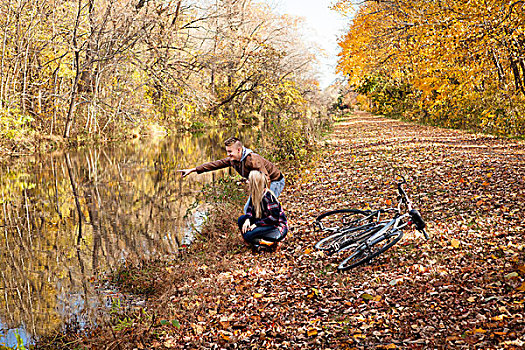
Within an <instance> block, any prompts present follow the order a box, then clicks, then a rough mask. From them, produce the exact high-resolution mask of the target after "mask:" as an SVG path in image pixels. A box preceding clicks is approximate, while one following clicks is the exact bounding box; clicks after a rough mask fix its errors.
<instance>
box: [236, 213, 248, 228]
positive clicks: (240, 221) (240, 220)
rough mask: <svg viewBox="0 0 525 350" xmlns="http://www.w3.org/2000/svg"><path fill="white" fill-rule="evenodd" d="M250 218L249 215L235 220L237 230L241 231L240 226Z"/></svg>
mask: <svg viewBox="0 0 525 350" xmlns="http://www.w3.org/2000/svg"><path fill="white" fill-rule="evenodd" d="M249 218H250V216H249V215H241V216H239V218H238V219H237V225H239V229H240V230H242V225H244V222H245V221H246V220H248V219H249Z"/></svg>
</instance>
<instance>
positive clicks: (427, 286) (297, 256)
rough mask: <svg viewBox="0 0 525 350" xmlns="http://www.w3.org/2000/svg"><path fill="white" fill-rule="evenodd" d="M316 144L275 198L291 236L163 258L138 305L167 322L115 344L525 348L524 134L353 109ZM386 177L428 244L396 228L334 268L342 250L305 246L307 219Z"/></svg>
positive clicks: (360, 198) (362, 203)
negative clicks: (474, 130)
mask: <svg viewBox="0 0 525 350" xmlns="http://www.w3.org/2000/svg"><path fill="white" fill-rule="evenodd" d="M322 147H323V150H322V152H321V153H322V154H321V156H320V157H319V159H318V160H317V161H316V166H315V167H314V168H313V169H310V170H304V171H303V173H302V174H301V175H299V176H298V178H299V180H298V181H296V183H295V184H294V185H289V186H288V187H287V188H286V189H285V192H284V193H283V195H282V203H283V206H284V207H285V210H286V212H287V214H288V217H289V220H290V224H291V227H292V231H291V234H290V236H289V237H288V238H287V239H286V241H285V242H284V243H283V244H282V248H281V249H280V250H279V251H277V252H276V253H261V254H253V253H251V252H250V251H249V250H247V249H246V248H244V247H242V248H240V249H239V245H238V243H236V244H237V250H236V251H235V252H229V253H227V254H223V255H222V256H221V255H217V256H216V257H215V258H214V260H213V261H210V260H209V258H208V260H207V261H206V260H201V261H200V262H199V261H198V260H191V258H189V257H188V259H185V260H184V261H181V262H180V263H178V264H175V265H174V266H172V267H170V268H168V271H169V272H170V274H171V275H172V278H171V285H172V288H168V290H167V291H165V293H164V295H162V296H161V297H160V298H158V299H153V300H150V302H151V303H156V304H157V309H159V303H160V309H161V310H163V311H162V312H164V317H165V318H166V320H165V321H161V322H160V323H159V320H158V319H157V320H156V321H153V322H154V323H152V324H151V326H149V328H147V329H144V330H143V331H139V330H137V329H138V328H137V327H135V328H132V329H131V330H124V331H122V330H121V331H119V333H117V334H116V335H115V333H114V332H113V334H112V335H111V337H113V338H114V341H113V344H115V343H118V342H119V341H120V342H121V345H120V348H127V347H125V346H124V345H123V343H122V341H123V340H124V339H127V344H134V345H133V347H135V348H157V347H158V348H225V349H236V348H239V349H250V348H253V349H261V348H268V349H305V348H309V349H328V348H331V349H336V348H337V349H344V348H349V349H352V348H355V349H394V348H399V349H406V348H414V349H445V348H446V349H463V348H465V349H478V348H479V349H520V348H523V347H524V345H525V343H524V339H525V338H524V337H525V331H524V329H525V319H524V295H525V282H524V281H525V261H524V259H525V258H524V244H525V242H524V219H523V214H522V209H523V208H524V207H525V197H524V196H525V193H524V187H525V186H524V178H525V146H524V144H523V143H521V142H518V141H514V140H501V139H497V138H494V137H490V136H484V135H473V134H468V133H464V132H459V131H452V130H445V129H438V128H433V127H425V126H419V125H414V124H408V123H403V122H400V121H394V120H388V119H384V118H381V117H377V116H371V115H368V114H364V113H356V114H354V115H352V116H350V117H348V118H347V119H346V120H345V121H344V122H342V123H340V124H338V125H337V126H336V127H335V129H334V131H333V133H332V134H331V136H330V139H329V140H327V141H325V145H323V146H322ZM396 174H403V175H404V176H406V178H407V179H408V185H407V190H408V194H409V196H410V197H411V198H412V200H413V201H414V204H415V206H416V208H418V209H420V211H421V213H422V215H423V216H424V218H425V219H426V220H427V222H428V232H429V235H430V240H429V241H425V240H424V238H423V237H421V236H420V235H419V234H416V233H414V232H411V231H407V232H406V234H405V236H404V237H403V239H402V241H401V242H400V243H399V244H397V245H396V246H394V247H393V248H392V249H390V250H389V251H387V252H386V253H385V254H383V255H382V256H380V257H379V258H378V259H377V260H375V261H373V263H372V264H370V265H367V266H364V267H359V268H356V269H354V270H351V271H348V272H346V273H339V272H337V271H336V266H337V263H338V261H339V260H340V259H341V258H340V257H337V258H333V257H327V256H324V255H323V253H321V252H318V251H315V250H314V249H313V245H314V243H315V242H316V240H318V239H320V238H321V237H320V236H319V234H318V233H316V232H314V231H313V230H312V227H311V223H312V221H313V220H314V218H315V217H316V216H317V215H319V214H320V213H322V212H323V211H325V210H329V209H336V208H345V207H351V208H366V207H367V206H370V207H372V208H376V207H384V206H387V204H388V203H389V201H394V200H395V186H394V179H395V178H394V177H395V175H396ZM234 250H235V249H234ZM190 265H191V267H192V269H190V268H189V267H190ZM190 270H192V272H191V273H190V272H189V271H190ZM177 271H179V272H177ZM150 305H151V304H150ZM175 320H176V321H175ZM169 321H172V322H169Z"/></svg>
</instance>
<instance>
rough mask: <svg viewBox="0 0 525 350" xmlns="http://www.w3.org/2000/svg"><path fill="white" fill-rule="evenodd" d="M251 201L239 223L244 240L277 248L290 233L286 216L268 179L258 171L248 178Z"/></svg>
mask: <svg viewBox="0 0 525 350" xmlns="http://www.w3.org/2000/svg"><path fill="white" fill-rule="evenodd" d="M248 184H249V190H250V199H249V200H248V207H247V210H246V214H245V215H242V216H241V217H239V220H238V221H237V223H238V224H239V229H240V230H241V233H242V237H243V238H244V240H245V241H246V242H247V243H249V244H251V245H253V246H258V245H261V244H265V243H266V245H271V246H272V247H273V248H275V247H276V246H277V242H279V241H281V240H282V239H283V238H284V237H285V236H286V234H287V233H288V226H287V221H286V216H285V215H284V211H283V209H282V207H281V204H280V203H279V201H278V200H277V198H276V196H275V194H273V192H272V191H270V189H269V185H268V178H267V177H266V175H264V174H263V173H262V172H260V171H258V170H252V171H251V172H250V175H249V176H248Z"/></svg>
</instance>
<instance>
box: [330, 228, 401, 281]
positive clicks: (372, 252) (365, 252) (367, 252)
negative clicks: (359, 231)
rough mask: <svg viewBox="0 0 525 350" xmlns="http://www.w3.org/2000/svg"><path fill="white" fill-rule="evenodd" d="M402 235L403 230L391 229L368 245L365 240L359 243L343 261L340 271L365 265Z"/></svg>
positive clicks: (397, 240) (339, 267)
mask: <svg viewBox="0 0 525 350" xmlns="http://www.w3.org/2000/svg"><path fill="white" fill-rule="evenodd" d="M401 237H403V232H402V231H400V230H397V229H395V230H390V229H389V230H388V231H386V232H385V233H384V234H383V235H381V236H380V237H379V238H377V239H376V240H374V241H373V242H371V243H370V245H368V244H367V242H363V243H362V244H361V245H359V247H358V248H357V249H356V250H355V251H354V252H353V253H352V254H351V255H350V256H349V257H348V258H346V259H344V260H343V261H341V263H340V264H339V266H338V267H337V269H338V270H340V271H346V270H349V269H352V268H354V267H357V266H360V265H363V264H365V263H367V262H369V261H370V260H372V259H373V258H375V257H376V256H378V255H380V254H382V253H383V252H385V251H387V250H388V249H389V248H390V247H392V246H393V245H394V244H396V243H397V242H399V240H400V239H401Z"/></svg>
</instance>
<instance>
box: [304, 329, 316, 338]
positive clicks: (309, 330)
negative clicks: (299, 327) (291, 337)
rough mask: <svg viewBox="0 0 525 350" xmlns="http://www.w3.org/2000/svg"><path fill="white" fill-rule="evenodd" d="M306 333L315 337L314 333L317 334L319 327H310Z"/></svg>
mask: <svg viewBox="0 0 525 350" xmlns="http://www.w3.org/2000/svg"><path fill="white" fill-rule="evenodd" d="M306 335H308V336H309V337H313V336H314V335H317V329H315V328H309V329H308V330H307V331H306Z"/></svg>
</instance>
